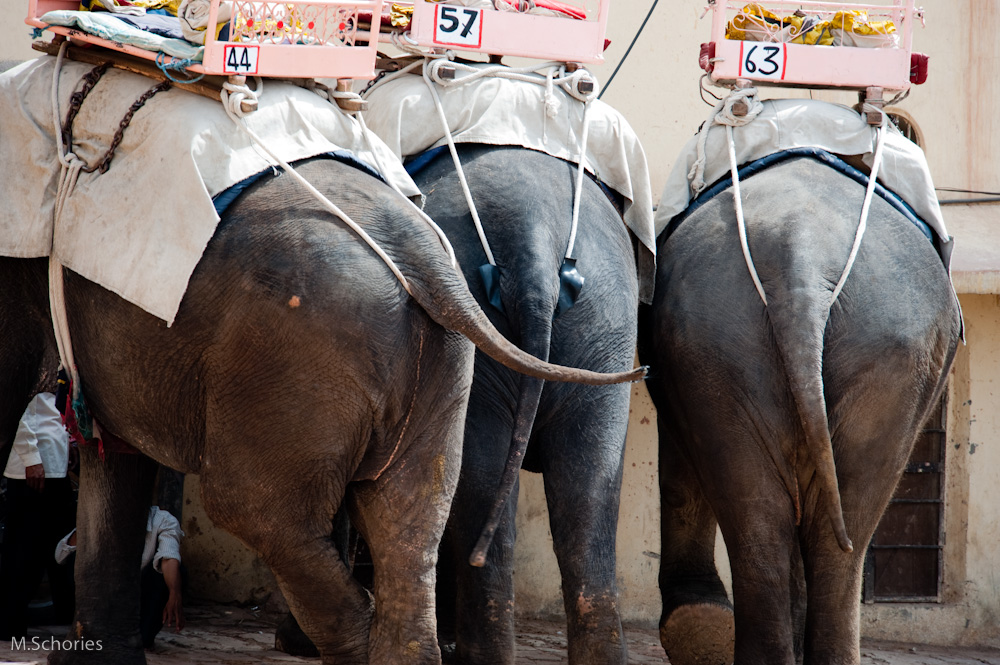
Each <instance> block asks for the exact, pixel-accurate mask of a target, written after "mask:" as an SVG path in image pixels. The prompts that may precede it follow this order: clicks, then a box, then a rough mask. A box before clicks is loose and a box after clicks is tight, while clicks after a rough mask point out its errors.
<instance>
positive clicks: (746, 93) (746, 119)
mask: <svg viewBox="0 0 1000 665" xmlns="http://www.w3.org/2000/svg"><path fill="white" fill-rule="evenodd" d="M736 102H742V103H744V104H746V107H747V112H746V113H745V114H743V115H736V114H735V113H733V105H734V104H735V103H736ZM763 109H764V105H763V104H761V103H760V101H759V100H758V99H757V89H756V88H753V87H750V88H741V89H738V90H733V92H732V93H731V94H730V95H729V96H727V97H726V98H725V99H723V100H722V101H721V102H719V104H718V105H717V106H716V107H715V108H714V109H713V110H712V114H711V115H710V116H709V117H708V120H706V121H705V124H703V125H702V127H701V132H700V136H699V137H698V160H697V161H696V162H695V164H694V165H693V166H692V168H691V171H690V172H689V173H688V178H693V179H694V182H692V184H691V188H692V190H695V191H696V193H697V192H700V191H701V190H703V189H704V188H705V182H704V179H703V177H704V174H705V162H706V154H705V145H706V143H707V141H708V132H709V131H710V130H711V128H712V125H723V126H725V128H726V139H727V140H726V143H727V147H728V149H729V171H730V174H731V175H732V179H733V207H734V209H735V211H736V228H737V231H738V232H739V236H740V247H741V248H742V250H743V260H744V261H745V262H746V264H747V270H748V271H749V272H750V278H751V279H752V280H753V285H754V287H755V288H756V289H757V294H758V295H759V296H760V299H761V301H762V302H763V303H764V306H765V307H767V296H766V295H765V294H764V285H763V284H761V283H760V277H759V276H758V275H757V267H756V266H755V265H754V263H753V257H752V256H751V255H750V244H749V242H748V241H747V227H746V220H745V219H744V218H743V197H742V195H741V194H740V176H739V171H738V167H739V164H737V163H736V142H735V141H734V139H733V127H742V126H743V125H746V124H748V123H750V122H753V119H754V118H756V117H757V115H758V114H760V112H761V111H762V110H763Z"/></svg>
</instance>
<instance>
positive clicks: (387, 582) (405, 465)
mask: <svg viewBox="0 0 1000 665" xmlns="http://www.w3.org/2000/svg"><path fill="white" fill-rule="evenodd" d="M453 406H454V407H455V408H454V410H453V413H452V416H451V417H448V416H447V415H445V416H443V417H442V420H444V421H446V424H447V427H445V428H439V427H436V426H432V427H431V428H430V430H428V431H424V432H423V433H421V434H419V435H416V436H415V437H414V438H413V440H412V441H411V442H409V443H408V444H406V447H407V450H406V451H405V452H404V453H403V455H402V456H401V457H400V458H399V459H397V460H396V461H394V463H393V465H392V466H390V467H389V468H388V469H386V470H385V472H384V473H383V474H382V475H381V476H380V477H379V478H378V479H377V480H368V481H363V482H359V483H357V484H355V485H352V487H351V492H350V495H349V496H350V506H351V519H352V523H353V524H355V525H356V526H357V528H358V530H359V532H360V533H361V536H362V537H363V538H364V539H365V542H366V543H367V545H368V548H369V550H370V552H371V556H372V563H373V564H374V572H375V574H374V583H373V590H374V594H375V619H374V621H373V623H372V630H371V638H370V644H369V653H368V656H369V662H370V663H372V665H437V664H439V663H440V662H441V650H440V647H439V644H438V635H437V624H436V618H435V615H436V599H435V580H436V564H437V552H438V545H439V544H440V541H441V537H442V534H443V532H444V528H445V523H446V521H447V518H448V509H449V507H450V505H451V500H452V497H453V495H454V490H455V485H456V484H457V481H458V471H459V467H460V463H461V433H462V419H463V418H464V415H465V408H464V407H465V405H464V401H463V402H459V403H457V404H454V405H453ZM445 409H446V410H447V409H448V407H445Z"/></svg>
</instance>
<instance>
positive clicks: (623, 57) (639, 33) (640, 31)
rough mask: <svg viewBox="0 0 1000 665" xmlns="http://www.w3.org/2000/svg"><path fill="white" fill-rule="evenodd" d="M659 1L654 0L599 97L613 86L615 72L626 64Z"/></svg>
mask: <svg viewBox="0 0 1000 665" xmlns="http://www.w3.org/2000/svg"><path fill="white" fill-rule="evenodd" d="M659 1H660V0H653V6H652V7H650V8H649V13H647V14H646V18H645V19H644V20H643V22H642V25H640V26H639V31H638V32H637V33H635V37H633V38H632V43H631V44H629V45H628V48H627V49H626V50H625V55H623V56H622V59H621V60H619V61H618V66H617V67H615V71H613V72H611V78H609V79H608V82H607V83H606V84H605V85H604V87H603V88H601V92H600V93H598V95H597V98H598V99H600V98H601V96H602V95H604V93H605V92H607V90H608V88H610V87H611V82H612V81H614V80H615V74H617V73H618V70H619V69H621V68H622V64H624V62H625V58H627V57H628V54H629V53H631V52H632V47H633V46H635V43H636V42H637V41H638V40H639V35H641V34H642V29H643V28H645V27H646V23H647V22H648V21H649V17H650V16H652V15H653V10H654V9H656V3H657V2H659Z"/></svg>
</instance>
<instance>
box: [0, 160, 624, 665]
mask: <svg viewBox="0 0 1000 665" xmlns="http://www.w3.org/2000/svg"><path fill="white" fill-rule="evenodd" d="M296 170H297V171H298V172H299V173H300V174H301V175H302V176H304V177H305V178H306V179H307V180H308V181H309V182H310V183H312V184H313V185H314V186H315V187H316V188H317V189H318V190H319V191H321V192H324V193H326V194H327V196H329V197H331V199H333V200H335V201H336V202H338V204H339V205H340V206H341V208H342V209H343V210H344V211H345V212H346V213H347V214H348V215H350V216H351V217H352V218H353V219H354V220H355V221H356V222H358V223H359V224H360V225H361V226H362V227H363V228H364V229H365V230H366V231H367V232H368V233H369V234H370V235H371V236H372V237H373V238H374V239H375V240H376V241H377V242H378V243H379V244H380V245H381V247H382V248H383V249H384V250H385V251H386V252H387V253H388V255H389V256H391V257H392V258H393V259H394V261H395V263H396V265H397V266H399V269H400V270H401V272H402V274H403V275H405V277H406V278H407V280H408V282H409V287H410V291H411V292H412V297H410V296H409V295H408V294H407V292H406V291H404V289H403V287H402V286H401V284H400V282H399V281H397V279H396V278H395V277H394V276H393V275H392V274H391V273H390V272H389V269H388V267H387V265H386V264H385V263H384V262H383V261H382V260H381V259H380V258H378V257H377V256H376V255H375V253H374V252H373V251H372V250H371V249H370V248H369V247H368V246H367V245H365V244H364V243H362V242H361V241H360V239H359V238H358V236H357V235H355V233H354V232H353V231H351V230H350V229H348V228H347V226H346V225H344V224H343V223H342V222H341V221H340V220H338V219H336V218H334V217H333V216H331V215H330V214H329V213H328V212H327V211H326V209H325V208H324V207H322V206H321V205H320V204H319V203H317V201H316V200H315V199H313V198H312V196H311V195H310V194H309V193H308V192H307V191H306V190H305V188H303V187H302V186H301V185H299V184H298V183H297V182H296V181H294V180H293V179H292V178H291V176H289V175H287V174H284V173H282V174H281V175H278V176H276V177H265V178H262V179H260V180H258V181H257V182H256V183H255V184H253V185H252V186H250V187H249V188H248V189H247V190H245V191H244V192H243V193H242V194H241V195H240V196H239V198H238V199H237V200H236V201H235V202H234V203H233V204H232V205H231V206H230V207H229V208H228V209H227V211H226V213H225V214H224V215H223V218H222V220H221V222H220V223H219V225H218V228H217V229H216V232H215V235H214V237H213V238H212V240H211V241H210V243H209V245H208V247H207V249H206V251H205V253H204V255H203V256H202V258H201V260H200V262H199V263H198V265H197V268H196V269H195V272H194V274H193V275H192V277H191V280H190V282H189V285H188V289H187V292H186V293H185V295H184V299H183V301H182V302H181V305H180V309H179V311H178V314H177V317H176V319H175V321H174V324H173V325H172V326H171V327H167V326H166V325H165V323H164V322H163V321H162V320H160V319H158V318H156V317H154V316H153V315H151V314H148V313H147V312H145V311H143V310H141V309H140V308H138V307H136V306H134V305H132V304H130V303H128V302H127V301H125V300H123V299H122V298H120V297H118V296H117V295H115V294H113V293H112V292H110V291H108V290H106V289H104V288H103V287H100V286H98V285H96V284H94V283H92V282H89V281H87V280H85V279H83V278H82V277H80V276H79V275H77V274H75V273H73V272H72V271H69V270H66V271H65V294H66V311H67V316H68V320H69V328H70V332H71V334H72V342H73V345H74V350H75V358H76V364H77V366H78V367H79V373H80V377H81V382H82V387H83V392H84V394H85V397H86V400H87V402H88V405H89V408H90V410H91V412H92V413H93V414H94V417H95V419H96V420H97V421H99V422H100V424H101V426H102V429H103V431H104V433H105V434H106V435H113V438H112V437H111V436H109V437H107V441H108V442H113V441H114V440H115V439H120V440H122V441H125V442H128V443H129V444H131V445H132V446H134V448H135V449H136V450H137V451H138V452H139V453H141V454H128V453H126V452H124V451H122V450H119V449H116V448H115V447H114V446H113V445H110V444H109V445H106V446H104V447H103V448H100V449H95V448H94V447H93V446H82V447H81V449H80V453H81V488H80V497H79V517H78V532H77V533H78V544H79V545H78V546H79V549H78V553H77V559H76V580H77V589H76V593H77V596H76V597H77V614H76V617H75V620H74V625H73V627H72V629H71V633H70V636H71V639H72V640H74V644H75V645H79V646H78V648H74V649H73V650H60V651H56V652H53V653H52V654H51V656H50V662H51V663H54V664H62V663H74V664H80V663H100V664H102V665H105V664H123V665H124V664H132V663H139V664H141V663H144V662H145V656H144V653H143V649H142V645H141V642H140V638H139V632H138V630H139V626H138V598H137V589H138V575H139V560H140V553H141V550H142V541H143V527H144V524H145V515H146V512H147V507H148V505H149V500H150V487H151V481H152V474H153V470H154V469H155V465H154V464H153V462H152V461H155V462H158V463H160V464H162V465H165V466H169V467H171V468H174V469H177V470H180V471H183V472H185V473H197V474H200V478H201V491H202V500H203V503H204V507H205V510H206V512H207V513H208V515H209V516H210V517H211V519H212V520H213V522H214V523H215V524H216V525H217V526H219V527H221V528H223V529H225V530H227V531H229V532H230V533H232V534H234V535H235V536H237V537H238V538H239V539H240V540H241V541H242V542H243V543H244V544H246V545H247V546H248V547H249V548H251V549H252V550H254V551H255V552H257V553H258V554H259V555H260V556H261V557H262V559H263V560H264V561H265V562H266V563H267V564H268V565H269V566H270V568H271V570H272V571H273V572H274V575H275V578H276V579H277V582H278V585H279V587H280V588H281V590H282V591H283V592H284V595H285V598H286V599H287V601H288V603H289V606H290V608H291V609H292V611H293V613H294V614H295V615H296V617H297V618H298V620H299V621H300V623H301V624H302V626H303V628H304V630H305V631H306V633H307V634H308V635H309V636H310V637H311V638H312V640H313V641H314V642H315V643H316V644H317V646H318V648H319V651H320V654H321V656H322V662H323V663H334V662H336V663H337V664H338V665H342V664H352V663H353V664H360V663H381V664H393V665H397V664H401V663H421V664H424V663H439V662H440V659H441V656H440V651H439V647H438V644H437V639H436V630H435V619H434V610H433V608H434V605H435V600H434V578H435V561H436V553H437V547H438V542H439V539H440V537H441V533H442V532H443V530H444V526H445V521H446V518H447V515H448V509H449V506H450V502H451V498H452V495H453V492H454V487H455V484H456V482H457V479H458V472H459V466H460V461H461V455H462V449H461V444H462V426H463V423H464V419H465V412H466V405H467V400H468V395H469V390H470V385H471V381H472V369H473V354H472V348H473V346H472V343H475V344H477V345H479V346H480V347H481V348H483V349H485V350H487V352H488V353H490V354H492V355H495V356H497V357H498V358H502V359H503V361H504V362H508V363H511V365H512V366H514V367H516V368H517V369H518V371H527V372H531V373H534V374H536V375H538V376H542V377H545V378H547V379H552V378H558V379H568V380H584V381H597V382H603V381H620V380H632V379H634V378H635V377H636V374H635V373H632V372H629V373H627V374H619V375H615V376H605V375H598V374H596V373H594V372H587V371H578V370H568V369H565V368H556V367H553V366H551V365H548V364H547V363H543V362H541V361H538V360H536V359H534V358H532V357H530V356H528V355H527V354H525V353H523V352H521V351H519V350H518V349H516V347H514V346H513V345H512V344H510V343H509V342H507V341H506V340H504V339H503V338H502V336H501V335H499V334H498V333H497V331H496V330H495V329H494V328H493V327H492V326H491V325H490V323H489V321H488V319H487V318H486V316H485V315H484V314H483V312H482V310H481V309H480V308H479V307H478V305H477V304H476V302H475V300H474V299H473V298H472V296H471V294H470V293H469V291H468V288H467V286H466V284H465V281H464V279H463V277H462V275H461V274H460V272H459V271H458V270H457V269H456V268H455V266H453V264H452V262H451V260H450V258H449V256H448V254H447V252H446V251H445V250H444V248H443V246H442V243H441V241H440V238H439V237H438V235H437V234H436V233H434V232H433V231H432V230H431V228H430V226H429V225H427V224H426V223H425V221H424V220H423V219H422V218H421V217H420V216H419V215H418V213H417V211H416V210H415V209H414V208H413V207H412V206H410V204H409V203H408V202H407V201H405V199H404V198H403V197H402V196H401V195H399V194H397V193H396V192H394V191H393V190H392V189H390V188H389V186H388V185H386V184H385V183H383V182H381V181H379V180H377V179H376V178H374V177H372V176H371V175H369V174H368V173H366V172H364V171H362V170H360V169H358V168H355V167H353V166H351V165H348V164H346V163H342V162H340V161H335V160H331V159H322V158H314V159H309V160H306V161H303V162H299V163H298V164H297V166H296ZM47 274H48V267H47V263H46V260H45V259H21V258H3V259H0V281H2V282H3V284H4V289H3V292H2V296H0V339H2V340H3V344H2V347H0V436H2V437H3V438H2V440H0V443H4V444H5V443H7V442H9V441H10V440H11V439H12V437H13V435H14V431H15V429H16V425H17V420H18V417H19V416H20V413H21V412H22V410H23V408H24V406H25V405H26V404H27V402H28V400H29V398H30V395H31V394H32V392H33V391H36V390H38V389H39V388H40V387H42V386H43V384H44V383H45V382H46V381H47V380H48V378H49V377H51V376H52V375H53V367H54V365H55V362H56V360H57V356H56V353H55V351H54V349H55V339H54V334H53V331H52V322H51V316H50V313H49V304H48V302H49V301H48V294H47ZM466 337H467V338H468V339H466ZM469 340H471V343H470V341H469ZM629 369H631V368H629ZM151 460H152V461H151ZM341 505H344V506H346V507H347V509H348V511H349V513H350V516H351V520H352V523H353V524H354V526H355V527H356V528H357V529H359V531H360V532H361V533H362V534H363V536H364V538H365V540H366V542H367V543H368V545H369V547H370V550H371V552H372V556H373V559H374V562H375V569H376V581H375V585H374V594H373V596H372V595H370V594H369V593H368V591H366V590H365V589H363V588H362V587H361V586H360V585H359V584H357V583H356V582H355V581H354V580H353V579H352V578H351V576H350V573H349V571H348V569H347V568H346V566H345V565H344V564H343V562H342V561H341V560H340V558H339V557H338V553H337V551H336V549H335V547H334V546H333V544H332V543H331V541H330V540H329V539H328V538H326V537H325V536H327V535H328V534H329V533H330V530H331V525H332V521H333V519H334V515H335V513H336V511H337V509H338V507H339V506H341ZM94 645H97V647H96V649H99V650H95V646H94ZM88 649H89V650H88Z"/></svg>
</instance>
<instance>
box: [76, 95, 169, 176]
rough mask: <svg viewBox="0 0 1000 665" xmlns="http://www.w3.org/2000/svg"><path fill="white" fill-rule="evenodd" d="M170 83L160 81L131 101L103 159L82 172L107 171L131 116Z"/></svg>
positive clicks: (130, 120)
mask: <svg viewBox="0 0 1000 665" xmlns="http://www.w3.org/2000/svg"><path fill="white" fill-rule="evenodd" d="M171 85H173V84H172V83H171V82H170V81H160V82H159V83H157V84H156V85H154V86H153V87H152V88H150V89H149V90H147V91H146V92H144V93H142V96H141V97H139V99H137V100H135V101H134V102H132V106H130V107H129V109H128V112H127V113H125V116H124V117H123V118H122V121H121V123H119V125H118V131H116V132H115V135H114V138H112V139H111V145H110V146H109V147H108V151H107V152H106V153H104V159H102V160H101V161H100V163H99V164H98V165H97V166H88V167H86V168H84V169H83V171H84V173H93V172H94V171H100V172H101V173H107V170H108V169H109V168H111V160H112V159H114V157H115V150H117V149H118V145H119V144H120V143H121V142H122V139H123V138H124V137H125V130H126V129H128V126H129V124H130V123H131V122H132V116H134V115H135V112H136V111H138V110H139V109H140V108H142V106H143V104H145V103H146V102H148V101H149V100H150V99H151V98H152V97H153V95H155V94H157V93H159V92H163V91H164V90H167V89H168V88H170V86H171Z"/></svg>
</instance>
